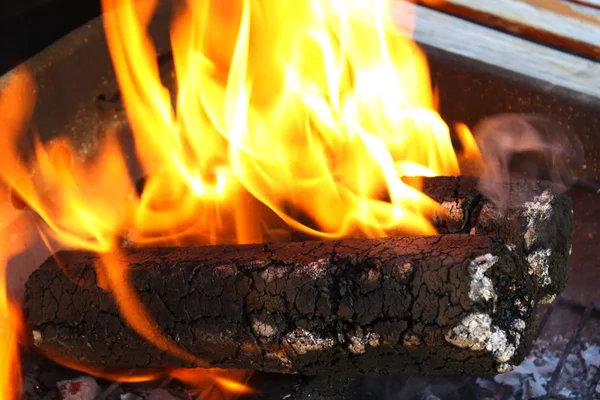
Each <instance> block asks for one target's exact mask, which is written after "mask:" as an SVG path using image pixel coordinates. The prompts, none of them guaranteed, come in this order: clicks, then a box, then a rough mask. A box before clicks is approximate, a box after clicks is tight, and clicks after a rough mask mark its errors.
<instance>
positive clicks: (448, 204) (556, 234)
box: [421, 176, 573, 303]
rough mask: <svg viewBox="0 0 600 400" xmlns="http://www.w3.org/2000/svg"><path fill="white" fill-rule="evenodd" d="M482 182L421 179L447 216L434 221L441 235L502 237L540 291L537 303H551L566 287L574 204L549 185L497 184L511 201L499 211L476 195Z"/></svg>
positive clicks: (494, 205) (484, 198)
mask: <svg viewBox="0 0 600 400" xmlns="http://www.w3.org/2000/svg"><path fill="white" fill-rule="evenodd" d="M478 186H479V179H478V178H475V177H469V176H460V177H434V178H423V180H422V189H421V190H422V191H423V192H424V193H425V194H427V195H428V196H429V197H431V198H433V199H434V200H436V201H437V202H439V203H440V204H441V205H442V207H443V208H444V209H445V211H446V212H447V213H446V214H444V215H442V214H437V215H434V216H433V224H434V225H435V227H436V228H437V229H438V231H439V232H440V233H442V234H443V233H469V234H482V235H493V236H498V237H502V238H503V239H504V240H505V241H506V243H507V245H509V246H514V247H515V248H516V249H517V250H518V251H521V252H522V253H523V254H524V256H525V258H526V260H527V268H528V271H529V273H530V274H532V275H533V276H535V277H536V278H537V280H538V283H539V285H540V287H541V289H540V290H539V292H538V296H539V297H538V299H537V300H538V301H540V302H542V303H547V302H550V301H552V299H553V298H554V297H555V296H556V295H557V294H558V293H561V292H562V291H563V290H564V289H565V287H566V284H567V277H568V268H566V266H567V265H568V262H569V256H570V254H571V244H572V240H573V239H572V238H573V211H572V204H571V200H570V198H569V197H568V196H567V195H565V194H561V193H559V192H558V191H557V190H556V189H555V187H554V186H553V185H552V184H551V183H550V182H546V181H531V180H513V181H511V182H510V183H506V184H501V185H500V184H499V185H498V190H505V191H506V192H507V193H508V200H507V201H506V203H505V204H503V206H504V207H503V208H501V207H499V206H498V205H497V204H496V203H495V202H494V201H492V200H490V199H488V198H486V197H485V196H483V195H482V194H481V193H480V191H479V190H478Z"/></svg>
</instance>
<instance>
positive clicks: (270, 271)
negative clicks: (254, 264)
mask: <svg viewBox="0 0 600 400" xmlns="http://www.w3.org/2000/svg"><path fill="white" fill-rule="evenodd" d="M259 264H260V263H259ZM286 272H287V271H286V269H285V268H277V267H275V268H273V267H269V268H266V269H265V270H264V271H262V272H261V273H260V277H261V278H262V279H263V280H264V281H265V283H271V282H273V281H274V280H276V279H281V278H283V277H284V276H285V274H286Z"/></svg>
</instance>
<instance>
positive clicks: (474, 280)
mask: <svg viewBox="0 0 600 400" xmlns="http://www.w3.org/2000/svg"><path fill="white" fill-rule="evenodd" d="M497 262H498V257H496V256H494V255H492V254H485V255H482V256H479V257H477V258H475V259H474V260H473V261H471V263H470V264H469V275H470V276H471V283H470V287H469V298H470V299H471V300H473V301H475V302H484V301H490V300H493V301H494V302H495V301H496V299H497V296H496V291H495V290H494V285H493V283H492V280H491V279H490V278H488V277H487V276H485V273H486V272H487V271H488V270H489V269H490V268H491V267H492V266H494V264H496V263H497Z"/></svg>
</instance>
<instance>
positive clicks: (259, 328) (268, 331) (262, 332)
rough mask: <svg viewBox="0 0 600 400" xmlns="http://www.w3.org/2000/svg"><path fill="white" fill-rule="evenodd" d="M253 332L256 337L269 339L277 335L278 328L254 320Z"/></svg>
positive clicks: (259, 320) (257, 319)
mask: <svg viewBox="0 0 600 400" xmlns="http://www.w3.org/2000/svg"><path fill="white" fill-rule="evenodd" d="M252 331H253V332H254V335H255V336H262V337H266V338H269V337H272V336H274V335H275V334H276V333H277V327H276V326H274V325H273V324H270V323H268V322H266V321H263V320H261V319H259V318H252Z"/></svg>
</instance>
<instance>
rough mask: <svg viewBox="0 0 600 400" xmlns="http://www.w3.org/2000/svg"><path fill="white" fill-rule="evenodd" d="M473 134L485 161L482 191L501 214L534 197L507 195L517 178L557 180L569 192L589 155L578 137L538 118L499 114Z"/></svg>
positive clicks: (544, 118)
mask: <svg viewBox="0 0 600 400" xmlns="http://www.w3.org/2000/svg"><path fill="white" fill-rule="evenodd" d="M473 136H474V138H475V141H476V142H477V145H478V146H479V150H480V151H481V155H482V158H483V162H484V168H483V171H480V177H481V184H480V191H481V193H482V194H483V195H485V196H486V197H488V198H489V199H490V200H491V201H493V202H494V203H495V204H496V206H497V207H498V208H499V209H500V210H505V209H506V207H508V206H513V205H515V204H509V203H508V201H509V198H510V201H511V202H518V203H520V204H522V203H523V202H525V201H530V200H531V197H533V196H534V194H533V193H516V194H515V193H512V194H510V193H509V192H508V188H509V187H510V186H509V185H507V183H508V182H510V181H511V180H513V179H519V178H521V179H523V178H524V179H541V180H548V181H551V182H553V184H554V185H555V187H556V190H557V191H559V192H564V191H566V190H568V189H569V188H570V187H571V186H572V184H573V183H574V182H573V179H572V177H573V176H576V175H577V174H578V173H579V171H580V170H581V168H582V166H583V162H584V151H583V146H582V145H581V141H580V140H579V138H578V137H577V135H576V134H575V133H573V132H572V131H570V130H568V129H566V128H564V127H562V126H560V125H559V124H558V123H557V122H555V121H553V120H552V119H550V118H548V117H545V116H542V115H537V114H499V115H495V116H492V117H488V118H485V119H483V120H482V121H480V122H479V123H478V124H477V125H476V126H475V127H474V128H473Z"/></svg>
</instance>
